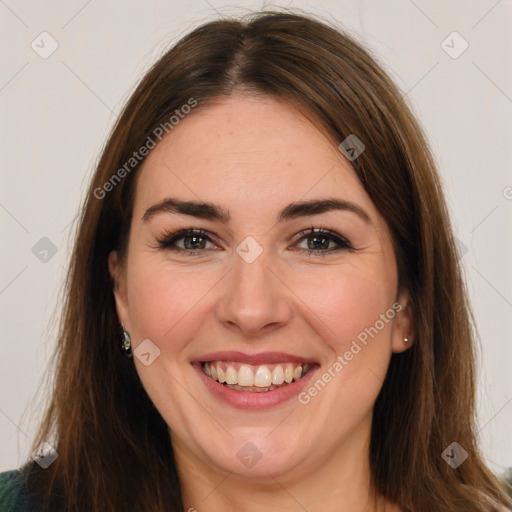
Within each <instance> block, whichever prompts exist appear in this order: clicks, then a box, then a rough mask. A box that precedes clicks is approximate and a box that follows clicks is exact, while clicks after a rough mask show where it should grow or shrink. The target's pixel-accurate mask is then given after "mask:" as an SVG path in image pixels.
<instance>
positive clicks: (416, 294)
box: [24, 12, 509, 512]
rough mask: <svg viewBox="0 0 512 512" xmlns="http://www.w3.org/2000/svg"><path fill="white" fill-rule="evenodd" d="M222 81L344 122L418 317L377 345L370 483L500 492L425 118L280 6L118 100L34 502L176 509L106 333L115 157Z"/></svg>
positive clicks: (155, 435) (164, 452)
mask: <svg viewBox="0 0 512 512" xmlns="http://www.w3.org/2000/svg"><path fill="white" fill-rule="evenodd" d="M235 91H244V92H248V93H254V94H266V95H272V96H276V97H279V98H282V99H285V100H287V101H289V102H292V103H293V104H295V105H297V106H299V107H300V108H302V109H305V110H306V111H307V112H309V113H310V114H311V115H312V117H313V118H314V119H315V120H316V121H317V122H318V123H319V125H321V126H322V127H323V128H324V129H325V132H326V133H327V134H328V135H329V136H330V137H331V138H332V139H333V140H334V141H337V142H338V143H340V142H342V141H343V140H344V139H345V138H346V137H347V136H348V135H350V134H355V135H356V136H357V137H358V138H359V139H360V140H361V141H363V143H364V144H365V146H366V149H365V151H364V152H363V153H362V154H361V155H360V156H359V158H357V160H355V161H354V162H353V167H354V170H355V172H356V174H357V176H358V178H359V180H360V181H361V183H362V185H363V186H364V188H365V190H366V191H367V193H368V194H369V196H370V197H371V199H372V201H373V202H374V204H375V205H376V207H377V209H378V210H379V212H380V213H381V215H382V216H383V217H384V219H385V220H386V222H387V224H388V226H389V228H390V231H391V233H392V236H393V243H394V249H395V255H396V259H397V265H398V273H399V287H400V288H401V289H407V290H408V291H409V292H410V297H411V302H412V308H413V316H414V324H415V338H414V345H413V347H412V348H411V349H410V350H408V351H406V352H404V353H403V354H394V355H393V356H392V359H391V363H390V367H389V370H388V373H387V377H386V379H385V381H384V384H383V387H382V390H381V392H380V394H379V396H378V398H377V401H376V403H375V407H374V416H373V427H372V433H371V445H370V462H371V478H372V486H373V489H374V490H375V492H376V493H378V494H381V495H383V496H385V497H387V498H388V499H389V500H391V501H393V502H396V503H398V504H399V505H401V507H403V509H404V510H408V511H436V512H438V511H443V510H446V511H448V510H449V511H451V512H453V511H461V512H462V511H464V512H477V511H479V512H482V511H484V510H485V511H497V510H499V506H498V504H499V503H501V504H502V505H503V504H509V502H508V501H507V497H506V494H505V493H504V491H503V489H502V487H501V483H500V482H499V481H498V480H497V479H496V478H495V477H494V475H493V474H492V473H491V472H490V471H489V470H488V469H487V468H486V466H485V464H484V463H483V461H482V458H481V456H480V454H479V452H478V448H477V442H476V433H475V432H476V429H475V423H474V401H475V375H474V366H475V355H474V338H475V334H474V328H473V327H472V326H473V320H472V315H471V312H470V308H469V305H468V302H467V299H466V292H465V288H464V283H463V280H462V278H461V270H460V266H459V263H458V258H457V249H456V245H455V243H454V237H453V234H452V230H451V227H450V222H449V215H448V211H447V208H446V205H445V201H444V197H443V193H442V190H441V187H440V183H439V179H438V176H437V174H436V169H435V164H434V162H433V159H432V156H431V153H430V151H429V149H428V145H427V143H426V141H425V138H424V136H423V134H422V131H421V129H420V127H419V125H418V123H417V121H416V120H415V119H414V117H413V115H412V114H411V111H410V109H409V108H408V106H407V105H406V102H405V101H404V98H403V96H402V94H401V93H400V91H399V90H398V89H397V88H396V86H395V85H394V84H393V83H392V81H391V80H390V79H389V77H388V76H387V75H386V73H385V72H384V71H383V70H382V69H381V67H380V66H379V65H378V64H377V63H376V62H375V60H374V59H373V58H372V57H371V56H370V55H369V53H368V52H367V51H366V50H365V49H364V48H363V47H362V46H361V44H359V43H357V42H356V41H355V40H354V39H352V38H351V37H349V36H347V35H345V34H344V33H342V32H340V31H339V30H337V29H336V28H334V27H331V26H330V25H328V24H327V23H325V22H321V21H317V20H316V19H313V18H312V17H310V16H303V15H299V14H293V13H289V12H264V13H254V14H252V15H251V16H250V17H249V19H246V20H237V19H232V20H218V21H212V22H209V23H206V24H204V25H202V26H200V27H199V28H197V29H195V30H194V31H193V32H191V33H190V34H188V35H187V36H185V37H184V38H183V39H182V40H180V41H179V42H178V43H177V44H176V45H175V46H174V47H173V48H172V49H170V50H169V51H168V52H167V53H166V54H165V55H164V56H163V57H162V58H161V59H160V60H159V61H158V62H157V63H156V64H154V66H153V67H152V68H151V69H150V71H149V72H148V73H147V74H146V75H145V77H144V78H143V79H142V81H141V83H140V84H139V85H138V87H137V89H136V90H135V92H134V93H133V94H132V96H131V98H130V99H129V101H128V103H127V105H126V106H125V108H124V110H123V112H122V114H121V115H120V116H119V119H118V121H117V123H116V125H115V127H114V128H113V131H112V134H111V136H110V138H109V140H108V142H107V143H106V146H105V148H104V150H103V152H102V156H101V158H100V161H99V164H98V166H97V169H96V172H95V174H94V176H93V178H92V182H91V185H90V188H89V191H88V194H87V196H86V197H85V201H84V204H83V207H82V212H81V217H80V220H79V226H78V231H77V236H76V242H75V246H74V252H73V255H72V259H71V262H70V267H69V273H68V277H67V281H66V287H65V304H64V308H63V315H62V318H61V326H60V331H59V339H58V347H57V350H56V353H55V364H56V368H55V379H54V380H55V382H54V389H53V394H52V396H51V401H50V403H49V406H48V410H47V413H46V416H45V417H44V420H43V422H42V425H41V429H40V432H39V434H38V436H37V439H36V440H35V441H34V448H36V447H37V446H38V445H39V444H40V443H42V442H44V441H47V440H49V439H54V440H55V441H54V443H55V447H56V449H57V452H58V458H57V459H56V460H55V462H54V463H53V464H51V465H50V467H49V468H47V469H44V470H43V469H41V468H40V467H39V466H38V465H37V464H36V463H35V462H33V461H30V462H28V463H27V464H26V466H25V467H24V471H25V473H26V474H27V477H28V478H27V481H28V486H29V489H30V490H31V491H32V492H33V493H34V494H36V495H39V496H40V497H45V498H46V499H47V506H48V510H68V511H80V512H82V511H84V512H85V511H90V510H93V509H94V510H96V511H115V512H125V511H126V512H128V511H130V512H133V511H155V512H156V511H164V510H165V511H181V510H182V508H183V507H182V503H181V496H180V487H179V481H178V477H177V473H176V468H175V462H174V459H173V451H172V446H171V443H170V439H169V433H168V429H167V425H166V424H165V422H164V420H163V419H162V417H161V416H160V414H159V413H158V412H157V410H156V409H155V407H154V406H153V404H152V402H151V400H150V399H149V397H148V395H147V394H146V392H145V390H144V388H143V387H142V385H141V382H140V380H139V378H138V375H137V373H136V370H135V366H134V364H133V362H130V361H127V360H126V359H125V358H124V357H123V356H122V354H121V352H120V349H119V338H118V320H117V316H116V310H115V306H114V299H113V293H112V282H111V279H110V276H109V271H108V266H107V258H108V255H109V253H110V251H112V250H114V249H118V250H119V252H120V254H121V256H123V255H124V254H125V253H126V247H127V239H128V236H129V227H130V221H131V213H132V206H133V198H134V189H135V183H136V180H135V177H136V176H137V169H138V168H139V167H140V164H137V165H133V166H132V167H126V162H129V161H130V158H132V155H133V152H136V151H138V150H139V148H141V147H142V146H144V145H145V144H146V143H147V140H148V137H150V136H153V137H154V132H155V129H156V128H157V127H158V126H161V125H162V124H163V123H168V124H169V119H170V118H171V117H172V116H173V115H176V110H179V109H180V108H181V107H182V106H183V105H185V104H187V103H188V104H190V102H191V99H193V101H196V102H197V107H196V108H197V109H200V108H201V106H202V105H205V104H207V103H208V102H209V101H212V100H215V99H216V98H219V97H222V96H227V95H230V94H232V93H233V92H235ZM168 129H170V128H169V126H168ZM123 166H124V169H125V172H119V171H118V170H119V169H122V168H123ZM114 175H117V177H118V178H122V179H113V176H114ZM106 183H110V185H111V186H106V185H105V184H106ZM452 442H457V443H458V444H459V445H461V446H462V447H463V448H464V450H465V451H466V452H467V453H468V459H467V460H466V461H465V462H464V463H463V464H462V465H460V466H459V467H458V468H456V469H453V468H452V467H450V465H449V464H447V462H445V460H443V458H442V456H441V455H442V453H443V451H444V450H445V448H446V447H447V446H449V445H450V444H451V443H452Z"/></svg>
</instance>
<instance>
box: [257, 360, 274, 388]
mask: <svg viewBox="0 0 512 512" xmlns="http://www.w3.org/2000/svg"><path fill="white" fill-rule="evenodd" d="M271 384H272V379H271V374H270V370H269V369H268V366H266V365H262V366H259V367H258V369H257V370H256V374H255V375H254V385H255V386H256V387H258V388H268V387H269V386H270V385H271Z"/></svg>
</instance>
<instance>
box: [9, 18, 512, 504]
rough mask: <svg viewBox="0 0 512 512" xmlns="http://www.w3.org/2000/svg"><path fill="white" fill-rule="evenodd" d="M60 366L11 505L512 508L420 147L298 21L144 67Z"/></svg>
mask: <svg viewBox="0 0 512 512" xmlns="http://www.w3.org/2000/svg"><path fill="white" fill-rule="evenodd" d="M56 356H57V358H56V361H57V373H56V381H55V389H54V392H53V396H52V400H51V403H50V406H49V409H48V411H47V414H46V417H45V419H44V421H43V423H42V426H41V431H40V433H39V436H38V439H37V440H36V442H35V443H34V449H35V450H36V452H37V450H42V452H41V453H38V454H37V455H36V456H35V457H34V458H33V460H31V461H29V462H28V463H27V464H26V465H25V466H24V467H23V468H22V469H21V471H20V472H11V473H9V474H6V475H4V477H3V478H4V481H6V482H8V484H7V485H5V489H6V490H5V491H4V494H5V497H4V503H6V504H7V502H8V500H11V502H14V501H16V500H18V505H17V507H18V508H13V510H28V501H29V500H31V503H32V504H33V505H34V506H38V507H40V508H39V509H40V510H45V511H54V510H55V511H57V510H73V511H85V510H96V511H114V510H115V511H116V512H120V511H163V510H166V511H169V510H176V511H181V510H188V511H193V510H197V511H199V512H201V511H202V510H208V511H231V510H244V511H249V512H251V511H259V510H269V509H270V510H281V511H288V510H290V511H291V510H308V511H311V512H313V511H319V510H322V511H326V510H329V511H330V510H332V511H334V510H336V511H338V510H346V511H363V510H364V511H377V510H378V511H387V512H391V511H443V510H446V511H448V510H450V511H464V512H468V511H469V512H473V511H474V512H476V511H498V510H505V509H506V507H507V506H509V505H510V502H509V501H508V500H507V497H506V494H505V492H504V490H503V487H502V484H501V483H500V482H499V481H498V480H497V479H496V478H495V477H494V476H493V475H492V473H491V472H490V471H489V469H487V468H486V467H485V465H484V463H483V461H482V458H481V456H480V455H479V452H478V448H477V444H476V434H475V424H474V355H473V331H472V327H471V315H470V309H469V305H468V303H467V299H466V295H465V290H464V285H463V282H462V279H461V274H460V268H459V265H458V262H457V257H456V247H455V244H454V239H453V234H452V230H451V227H450V224H449V219H448V213H447V209H446V206H445V202H444V199H443V194H442V190H441V188H440V184H439V179H438V177H437V174H436V171H435V166H434V163H433V160H432V157H431V154H430V152H429V150H428V147H427V144H426V142H425V139H424V136H423V135H422V133H421V130H420V128H419V126H418V124H417V122H416V121H415V119H414V118H413V116H412V115H411V113H410V111H409V109H408V107H407V106H406V104H405V102H404V100H403V98H402V97H401V94H400V92H399V91H398V90H397V88H396V87H395V86H394V85H393V84H392V82H391V81H390V79H389V78H388V77H387V75H386V74H385V73H384V72H383V71H382V70H381V69H380V68H379V66H378V65H377V64H376V63H375V61H374V60H373V59H372V58H371V57H370V56H369V54H368V53H367V52H366V51H365V50H364V49H363V48H361V46H360V45H359V44H357V43H356V42H355V41H353V40H352V39H351V38H349V37H347V36H346V35H344V34H341V33H339V32H338V31H337V30H335V29H334V28H331V27H329V26H327V25H326V24H324V23H321V22H318V21H315V20H313V19H310V18H308V17H304V16H299V15H294V14H286V13H260V14H257V15H254V16H253V18H252V19H251V20H249V21H247V22H241V21H237V20H231V21H226V20H224V21H215V22H211V23H208V24H205V25H203V26H201V27H199V28H198V29H196V30H195V31H193V32H192V33H191V34H189V35H187V36H186V37H184V38H183V39H182V40H181V41H180V42H179V43H178V44H177V45H176V46H175V47H174V48H172V49H171V50H170V51H169V52H168V53H167V54H166V55H164V56H163V57H162V58H161V59H160V60H159V61H158V62H157V63H156V64H155V65H154V66H153V68H152V69H151V70H150V71H149V72H148V73H147V75H146V76H145V77H144V79H143V80H142V82H141V83H140V85H139V86H138V88H137V90H136V91H135V92H134V93H133V95H132V97H131V98H130V100H129V101H128V104H127V105H126V107H125V109H124V111H123V113H122V115H121V116H120V117H119V120H118V122H117V124H116V126H115V127H114V130H113V132H112V135H111V137H110V139H109V141H108V143H107V145H106V147H105V149H104V151H103V155H102V157H101V160H100V162H99V165H98V168H97V170H96V173H95V175H94V177H93V180H92V183H91V186H90V189H89V193H88V195H87V197H86V199H85V204H84V208H83V214H82V217H81V222H80V227H79V230H78V235H77V239H76V244H75V249H74V253H73V257H72V262H71V266H70V270H69V275H68V280H67V301H66V304H65V308H64V315H63V319H62V327H61V332H60V343H59V349H58V352H57V354H56ZM124 356H126V357H124ZM45 443H46V444H45ZM53 450H55V451H53ZM13 507H16V505H13ZM24 507H25V508H24ZM4 508H5V506H4ZM4 508H2V510H4Z"/></svg>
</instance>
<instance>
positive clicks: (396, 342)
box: [392, 290, 415, 353]
mask: <svg viewBox="0 0 512 512" xmlns="http://www.w3.org/2000/svg"><path fill="white" fill-rule="evenodd" d="M393 309H395V311H396V316H395V325H394V328H393V335H392V336H393V339H392V349H393V352H395V353H399V352H405V351H406V350H407V349H409V348H411V346H412V345H413V343H414V334H415V330H414V317H413V313H412V305H411V299H410V295H409V292H408V291H407V290H404V291H402V292H400V293H399V295H398V297H397V300H396V302H395V304H394V305H393ZM405 340H407V341H405Z"/></svg>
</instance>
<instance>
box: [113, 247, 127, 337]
mask: <svg viewBox="0 0 512 512" xmlns="http://www.w3.org/2000/svg"><path fill="white" fill-rule="evenodd" d="M108 270H109V272H110V277H111V278H112V281H113V283H114V287H113V290H112V291H113V292H114V298H115V301H116V311H117V317H118V319H119V322H121V323H122V324H123V326H124V327H125V329H129V324H130V321H129V320H130V318H129V314H128V311H129V309H128V299H127V294H126V272H125V268H124V265H122V264H121V262H120V260H119V255H118V253H117V251H112V252H111V253H110V254H109V255H108Z"/></svg>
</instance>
